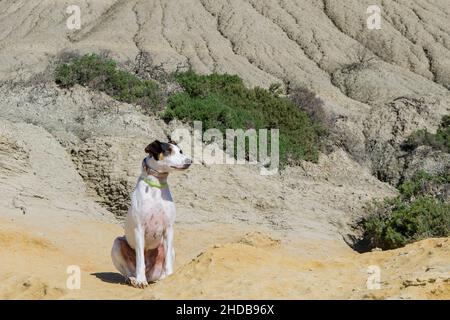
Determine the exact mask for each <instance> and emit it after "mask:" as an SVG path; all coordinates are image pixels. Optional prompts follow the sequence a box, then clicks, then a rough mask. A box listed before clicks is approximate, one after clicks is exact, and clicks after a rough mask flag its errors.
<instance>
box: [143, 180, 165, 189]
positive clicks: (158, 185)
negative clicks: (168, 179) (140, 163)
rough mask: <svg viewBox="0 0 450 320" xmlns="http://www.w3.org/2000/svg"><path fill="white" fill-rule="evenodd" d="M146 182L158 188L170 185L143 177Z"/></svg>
mask: <svg viewBox="0 0 450 320" xmlns="http://www.w3.org/2000/svg"><path fill="white" fill-rule="evenodd" d="M142 180H143V181H144V182H145V183H146V184H148V185H149V186H150V187H154V188H158V189H166V188H167V187H168V186H169V185H168V184H167V183H158V182H155V181H152V180H150V179H148V178H144V179H142Z"/></svg>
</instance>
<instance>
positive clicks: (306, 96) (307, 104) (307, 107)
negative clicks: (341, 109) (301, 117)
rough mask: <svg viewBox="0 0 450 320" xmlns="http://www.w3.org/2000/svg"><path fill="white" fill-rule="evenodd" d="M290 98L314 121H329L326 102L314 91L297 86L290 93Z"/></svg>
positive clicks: (324, 122)
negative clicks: (327, 119) (324, 106)
mask: <svg viewBox="0 0 450 320" xmlns="http://www.w3.org/2000/svg"><path fill="white" fill-rule="evenodd" d="M289 99H290V100H291V101H292V102H293V103H294V104H295V105H296V106H297V107H298V108H299V109H300V110H301V111H304V112H306V113H307V114H308V115H309V117H310V118H311V119H312V120H313V121H314V122H316V123H321V124H324V125H325V124H326V123H327V121H326V114H325V110H324V108H323V105H324V103H323V101H322V99H320V98H318V97H316V94H315V93H314V92H312V91H310V90H308V89H306V88H296V89H294V90H292V92H291V93H290V94H289Z"/></svg>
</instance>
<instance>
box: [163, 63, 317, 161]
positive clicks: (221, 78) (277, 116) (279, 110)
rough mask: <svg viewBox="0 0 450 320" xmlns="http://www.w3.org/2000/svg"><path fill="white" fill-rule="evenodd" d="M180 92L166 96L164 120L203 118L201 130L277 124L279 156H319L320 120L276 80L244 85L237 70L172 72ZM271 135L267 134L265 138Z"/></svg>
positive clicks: (286, 158) (285, 158) (314, 158)
mask: <svg viewBox="0 0 450 320" xmlns="http://www.w3.org/2000/svg"><path fill="white" fill-rule="evenodd" d="M175 78H176V80H177V81H178V83H179V84H180V85H181V86H182V87H183V89H184V92H181V93H177V94H175V95H172V96H171V97H170V98H169V99H168V103H167V108H166V111H165V113H164V114H163V118H164V119H165V120H166V121H170V120H172V119H180V120H184V121H188V122H192V121H202V123H203V130H207V129H209V128H217V129H219V130H221V131H222V132H224V131H225V129H243V130H247V129H256V130H258V129H264V128H265V129H279V130H280V161H281V162H282V163H285V164H286V163H289V164H298V163H299V162H300V160H308V161H317V159H318V152H319V148H320V144H321V143H320V137H321V135H322V134H323V133H324V129H323V127H322V126H321V125H319V124H316V123H313V122H312V121H311V119H310V118H309V116H308V114H307V113H306V112H303V111H301V110H300V109H299V108H298V107H297V106H296V105H295V104H293V103H292V101H290V100H289V99H288V98H285V97H281V96H280V95H279V93H280V90H279V86H278V85H273V86H271V89H270V90H265V89H262V88H259V87H256V88H253V89H249V88H247V87H245V85H244V83H243V81H242V79H241V78H239V77H238V76H236V75H228V74H222V75H219V74H211V75H206V76H205V75H198V74H196V73H195V72H193V71H188V72H185V73H179V74H176V75H175ZM269 141H270V139H269Z"/></svg>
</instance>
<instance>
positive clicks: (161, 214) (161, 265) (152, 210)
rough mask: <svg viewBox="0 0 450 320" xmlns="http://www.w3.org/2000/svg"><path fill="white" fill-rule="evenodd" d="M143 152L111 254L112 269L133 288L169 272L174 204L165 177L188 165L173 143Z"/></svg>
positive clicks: (152, 147)
mask: <svg viewBox="0 0 450 320" xmlns="http://www.w3.org/2000/svg"><path fill="white" fill-rule="evenodd" d="M145 152H146V153H148V154H149V155H148V156H147V157H146V158H145V159H144V161H143V162H142V174H141V175H140V177H139V179H138V181H137V184H136V187H135V189H134V191H133V193H132V195H131V208H130V209H129V210H128V214H127V218H126V222H125V236H124V237H118V238H116V240H115V241H114V244H113V248H112V251H111V257H112V260H113V264H114V266H115V267H116V268H117V270H119V272H120V273H121V274H122V275H123V276H124V277H125V279H126V281H127V283H130V284H131V285H132V286H134V287H137V288H144V287H146V286H147V285H148V283H149V282H153V281H157V280H161V279H163V278H164V277H166V276H168V275H170V274H172V273H173V263H174V259H175V250H174V248H173V224H174V222H175V205H174V203H173V199H172V195H171V193H170V190H169V186H168V184H167V177H168V175H169V173H170V172H172V171H174V170H186V169H187V168H189V167H190V165H191V163H192V162H191V160H190V159H188V158H187V157H186V156H184V155H183V152H182V151H181V149H180V148H179V147H178V146H177V145H175V144H173V143H164V142H159V141H158V140H156V141H154V142H153V143H151V144H149V145H148V146H147V148H145Z"/></svg>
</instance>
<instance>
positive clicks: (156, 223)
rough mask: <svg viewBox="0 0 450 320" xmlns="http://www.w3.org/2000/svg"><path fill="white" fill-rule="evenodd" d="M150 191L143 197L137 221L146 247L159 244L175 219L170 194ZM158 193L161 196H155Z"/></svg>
mask: <svg viewBox="0 0 450 320" xmlns="http://www.w3.org/2000/svg"><path fill="white" fill-rule="evenodd" d="M152 191H153V193H152V194H149V193H147V194H145V195H144V196H143V199H142V200H143V202H142V207H141V214H140V219H139V220H140V221H141V225H142V226H143V229H144V235H145V243H146V246H147V245H150V246H154V245H156V244H157V243H159V242H160V240H161V239H162V237H163V236H164V233H165V231H166V230H167V228H168V227H169V225H170V224H172V223H173V222H174V221H173V220H174V219H175V208H174V205H173V202H172V198H171V196H170V192H169V191H168V190H161V191H160V190H152ZM159 192H161V194H157V193H159ZM164 192H167V194H164Z"/></svg>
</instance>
